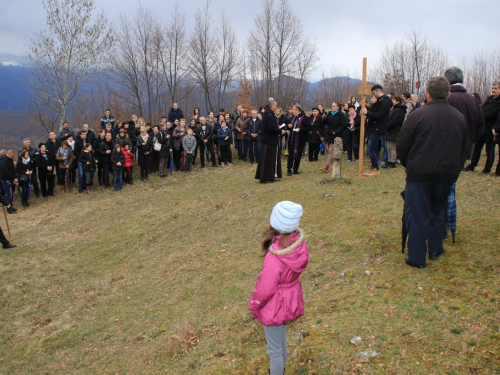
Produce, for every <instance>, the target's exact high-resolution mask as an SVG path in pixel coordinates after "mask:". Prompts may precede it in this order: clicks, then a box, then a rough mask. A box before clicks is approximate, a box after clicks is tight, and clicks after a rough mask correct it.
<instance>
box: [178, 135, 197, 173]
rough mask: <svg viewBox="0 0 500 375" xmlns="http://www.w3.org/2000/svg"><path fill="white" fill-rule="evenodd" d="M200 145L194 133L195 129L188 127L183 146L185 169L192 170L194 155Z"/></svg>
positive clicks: (186, 170)
mask: <svg viewBox="0 0 500 375" xmlns="http://www.w3.org/2000/svg"><path fill="white" fill-rule="evenodd" d="M197 146H198V143H197V140H196V137H195V136H194V135H193V129H192V128H188V130H187V135H186V136H185V137H184V138H183V139H182V148H183V149H184V171H185V172H191V166H192V165H193V156H194V153H195V151H196V147H197Z"/></svg>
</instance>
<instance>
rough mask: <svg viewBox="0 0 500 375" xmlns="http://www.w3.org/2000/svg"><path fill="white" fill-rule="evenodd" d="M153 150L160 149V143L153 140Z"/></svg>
mask: <svg viewBox="0 0 500 375" xmlns="http://www.w3.org/2000/svg"><path fill="white" fill-rule="evenodd" d="M153 148H154V150H155V151H161V143H160V142H155V144H154V146H153Z"/></svg>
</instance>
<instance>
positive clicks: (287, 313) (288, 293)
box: [248, 201, 309, 375]
mask: <svg viewBox="0 0 500 375" xmlns="http://www.w3.org/2000/svg"><path fill="white" fill-rule="evenodd" d="M302 214H303V210H302V206H301V205H300V204H296V203H293V202H290V201H283V202H280V203H278V204H276V205H275V206H274V208H273V211H272V213H271V219H270V224H271V225H270V226H269V228H268V229H267V230H266V231H265V232H264V236H263V238H262V256H264V264H263V266H262V271H261V273H260V275H259V278H258V279H257V284H256V285H255V289H254V291H253V294H252V297H251V298H250V301H249V303H248V305H249V307H250V311H251V313H252V315H253V316H254V317H256V318H257V319H258V320H259V321H260V322H261V323H262V324H263V325H264V335H265V338H266V342H267V354H268V356H269V359H270V366H269V373H270V374H271V375H277V374H280V375H282V374H283V372H284V369H285V363H286V357H287V343H286V329H287V324H288V323H289V322H291V321H292V320H294V319H296V318H297V317H299V316H301V315H303V314H304V298H303V295H302V285H301V283H300V280H299V277H300V274H301V273H302V271H304V270H305V268H306V267H307V262H308V258H309V250H308V248H307V244H306V242H305V240H304V238H305V235H304V232H303V231H302V229H300V228H299V222H300V218H301V217H302Z"/></svg>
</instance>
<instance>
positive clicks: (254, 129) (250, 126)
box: [245, 117, 262, 140]
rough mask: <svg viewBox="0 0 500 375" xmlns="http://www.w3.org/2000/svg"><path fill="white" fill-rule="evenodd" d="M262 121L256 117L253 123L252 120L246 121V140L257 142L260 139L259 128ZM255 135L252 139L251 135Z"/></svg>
mask: <svg viewBox="0 0 500 375" xmlns="http://www.w3.org/2000/svg"><path fill="white" fill-rule="evenodd" d="M261 123H262V121H261V120H260V119H259V118H258V117H257V118H256V119H255V121H254V120H253V118H251V117H250V118H249V119H248V120H247V125H246V126H245V131H246V133H247V138H248V139H250V140H257V139H259V138H260V126H261ZM252 133H256V134H257V137H252V136H251V134H252Z"/></svg>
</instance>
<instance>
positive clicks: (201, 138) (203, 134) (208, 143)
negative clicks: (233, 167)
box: [195, 117, 217, 168]
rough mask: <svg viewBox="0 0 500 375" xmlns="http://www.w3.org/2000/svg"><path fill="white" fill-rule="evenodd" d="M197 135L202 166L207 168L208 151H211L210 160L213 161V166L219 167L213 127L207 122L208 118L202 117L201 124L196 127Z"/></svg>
mask: <svg viewBox="0 0 500 375" xmlns="http://www.w3.org/2000/svg"><path fill="white" fill-rule="evenodd" d="M195 136H196V139H197V140H198V149H199V153H200V159H201V167H202V168H205V153H206V151H208V152H209V153H210V160H211V161H212V167H217V164H216V163H215V152H214V142H213V136H214V134H213V129H212V127H211V126H210V125H209V124H207V119H206V118H205V117H200V126H198V127H196V134H195ZM207 159H208V156H207ZM207 161H208V160H207Z"/></svg>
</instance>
